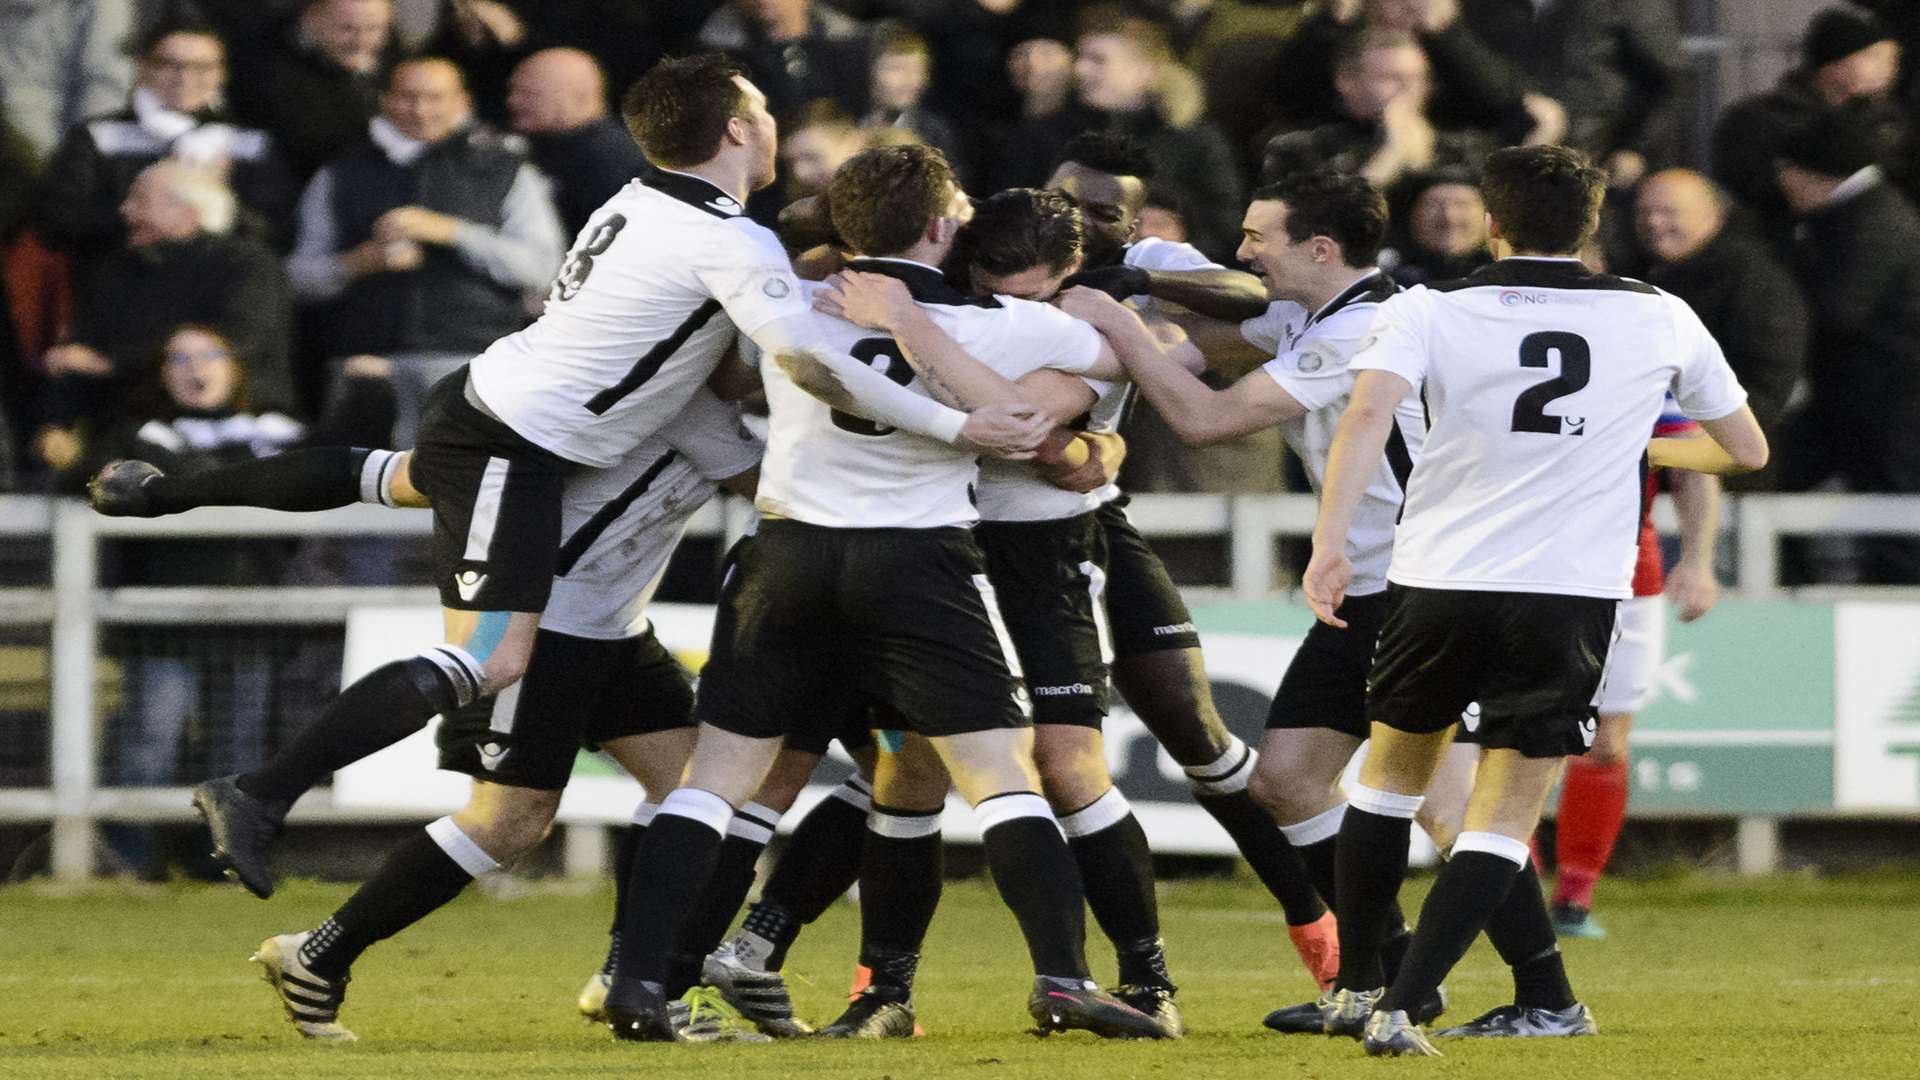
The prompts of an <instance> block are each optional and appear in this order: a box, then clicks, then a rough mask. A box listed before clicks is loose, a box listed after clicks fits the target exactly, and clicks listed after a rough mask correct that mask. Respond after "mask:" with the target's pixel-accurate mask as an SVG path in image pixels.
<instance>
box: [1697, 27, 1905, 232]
mask: <svg viewBox="0 0 1920 1080" xmlns="http://www.w3.org/2000/svg"><path fill="white" fill-rule="evenodd" d="M1800 57H1801V62H1800V66H1799V67H1796V68H1794V69H1793V70H1792V71H1789V72H1787V74H1785V75H1783V76H1781V78H1780V82H1779V84H1778V85H1776V86H1775V87H1774V88H1773V89H1772V90H1769V91H1767V92H1765V93H1763V94H1756V95H1754V96H1753V97H1749V98H1746V99H1744V100H1741V101H1737V102H1735V103H1734V104H1733V105H1731V106H1730V107H1728V109H1727V111H1726V112H1725V113H1723V114H1722V115H1721V117H1720V122H1719V123H1718V124H1717V125H1715V127H1714V131H1713V176H1714V179H1716V180H1718V181H1719V182H1720V184H1721V185H1722V186H1723V187H1725V188H1726V189H1727V190H1728V191H1730V192H1732V193H1733V194H1734V195H1736V196H1738V197H1739V198H1740V199H1741V201H1742V202H1743V203H1744V204H1745V205H1746V206H1747V208H1749V209H1750V210H1752V211H1753V213H1754V219H1755V220H1754V224H1755V227H1756V228H1757V229H1758V230H1759V231H1760V233H1761V234H1762V235H1763V236H1764V237H1765V238H1766V239H1767V240H1769V241H1771V242H1772V243H1774V244H1775V245H1778V246H1780V247H1782V248H1783V249H1784V247H1785V245H1786V244H1787V242H1788V241H1789V240H1790V239H1791V238H1792V232H1793V221H1794V216H1795V215H1794V214H1793V212H1792V210H1791V209H1790V208H1789V207H1788V206H1787V203H1786V200H1785V199H1784V198H1783V197H1782V196H1781V194H1780V188H1779V186H1778V185H1777V184H1775V183H1774V177H1773V159H1774V158H1775V157H1777V156H1779V153H1780V147H1781V146H1782V145H1783V144H1784V143H1785V142H1786V140H1787V139H1788V138H1790V137H1791V136H1792V135H1793V133H1794V132H1795V131H1798V130H1799V129H1801V128H1805V127H1808V126H1810V125H1812V124H1813V123H1814V122H1815V121H1817V120H1818V119H1819V118H1820V116H1821V115H1822V114H1824V113H1825V112H1827V111H1828V110H1830V109H1844V110H1846V111H1848V112H1850V113H1853V114H1854V115H1855V116H1856V117H1857V118H1858V120H1859V122H1861V123H1863V124H1865V125H1866V126H1868V127H1870V128H1871V129H1872V130H1873V131H1874V133H1875V136H1876V138H1877V139H1878V142H1879V154H1878V158H1877V160H1878V162H1879V164H1880V165H1881V167H1882V168H1893V167H1895V166H1902V165H1904V164H1905V161H1904V159H1905V157H1906V155H1908V154H1910V153H1911V152H1912V142H1911V121H1910V119H1909V118H1908V116H1907V115H1906V113H1905V111H1904V110H1903V109H1901V107H1900V106H1899V105H1898V104H1897V103H1896V102H1895V101H1894V100H1893V96H1892V91H1893V88H1894V84H1895V81H1896V80H1897V79H1898V78H1899V75H1900V46H1899V44H1898V43H1897V42H1896V41H1895V40H1894V35H1893V29H1892V28H1891V27H1889V26H1888V25H1887V24H1886V23H1884V22H1882V21H1880V20H1879V19H1877V18H1875V17H1873V16H1872V15H1870V14H1868V13H1866V12H1863V11H1853V10H1849V9H1847V8H1829V9H1827V10H1826V11H1823V12H1821V13H1820V14H1819V15H1816V16H1815V17H1814V20H1813V22H1812V24H1810V25H1809V26H1808V27H1807V33H1806V37H1805V38H1803V39H1802V41H1801V45H1800ZM1912 172H1913V170H1912V169H1910V168H1897V169H1894V177H1895V178H1902V177H1905V176H1907V175H1909V174H1911V173H1912Z"/></svg>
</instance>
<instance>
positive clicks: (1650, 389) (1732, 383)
mask: <svg viewBox="0 0 1920 1080" xmlns="http://www.w3.org/2000/svg"><path fill="white" fill-rule="evenodd" d="M1369 336H1370V337H1371V338H1372V339H1373V340H1372V341H1371V342H1370V343H1369V344H1368V346H1367V347H1366V349H1365V350H1363V351H1362V352H1361V353H1360V354H1359V355H1358V356H1356V357H1354V359H1353V362H1352V365H1351V366H1352V367H1353V368H1354V370H1356V371H1365V370H1375V369H1377V370H1382V371H1391V372H1393V373H1395V374H1397V375H1399V376H1400V377H1402V378H1404V379H1406V380H1407V381H1408V382H1410V383H1413V384H1414V385H1415V386H1416V387H1422V388H1423V389H1424V392H1425V398H1426V405H1427V411H1428V414H1429V416H1430V417H1431V421H1432V426H1431V430H1430V431H1429V432H1428V435H1427V444H1426V449H1425V451H1424V453H1423V454H1422V456H1421V458H1420V464H1419V466H1418V467H1417V468H1416V469H1414V472H1413V479H1412V481H1411V483H1410V484H1409V485H1408V489H1407V503H1406V512H1405V514H1404V516H1403V517H1402V519H1401V522H1400V529H1399V532H1398V534H1397V536H1396V537H1395V540H1394V549H1393V566H1392V569H1391V571H1390V572H1389V574H1388V577H1389V578H1390V579H1391V580H1393V581H1394V582H1396V583H1398V584H1402V585H1414V586H1420V587H1422V588H1431V589H1468V590H1476V589H1477V590H1485V591H1492V592H1539V593H1556V594H1564V595H1571V596H1594V597H1605V598H1621V599H1624V598H1625V597H1627V596H1629V595H1631V594H1632V591H1633V590H1632V588H1631V587H1630V586H1631V581H1632V578H1633V563H1634V557H1635V554H1636V551H1637V546H1636V543H1635V541H1636V540H1637V538H1638V536H1639V529H1640V499H1641V493H1642V491H1643V490H1644V484H1643V482H1642V477H1641V470H1642V469H1643V467H1644V463H1645V454H1646V448H1647V437H1648V432H1650V431H1652V430H1653V425H1654V421H1656V420H1657V419H1658V418H1659V416H1660V410H1661V403H1662V402H1663V401H1664V400H1665V397H1666V394H1667V392H1668V391H1669V390H1671V391H1672V393H1673V397H1674V400H1675V401H1676V402H1678V403H1679V406H1680V410H1681V412H1683V413H1685V414H1686V415H1687V416H1688V417H1689V418H1691V419H1694V420H1717V419H1719V418H1721V417H1723V416H1726V415H1728V414H1730V413H1732V412H1733V411H1735V410H1736V409H1738V408H1739V407H1740V406H1741V405H1742V404H1744V403H1745V401H1746V398H1747V394H1746V391H1745V390H1744V389H1742V388H1741V386H1740V382H1739V380H1738V379H1737V378H1735V376H1734V374H1733V369H1732V368H1730V367H1728V366H1727V361H1726V357H1725V356H1723V355H1722V354H1721V352H1720V346H1719V345H1718V344H1717V343H1716V342H1715V341H1714V340H1713V335H1711V334H1709V333H1708V332H1707V329H1706V327H1704V326H1702V325H1701V323H1700V319H1699V317H1698V316H1696V315H1695V314H1694V313H1693V309H1691V308H1689V307H1688V306H1687V305H1686V303H1685V302H1683V301H1681V300H1679V299H1677V298H1675V297H1673V296H1670V295H1668V294H1667V293H1664V292H1661V291H1660V290H1659V289H1656V288H1654V287H1653V286H1651V285H1646V284H1643V283H1641V282H1638V281H1633V280H1630V279H1626V278H1618V277H1612V276H1609V275H1605V274H1596V273H1593V272H1591V271H1589V270H1588V269H1587V268H1586V267H1584V266H1583V265H1581V264H1580V262H1579V261H1578V260H1576V259H1544V258H1514V259H1502V260H1500V261H1499V262H1496V263H1494V264H1492V265H1491V266H1488V267H1484V268H1482V269H1481V270H1479V271H1477V272H1476V273H1474V274H1472V275H1471V276H1469V277H1466V278H1462V279H1461V280H1459V281H1453V282H1447V283H1445V284H1442V285H1438V286H1416V287H1414V288H1413V289H1411V290H1409V291H1407V292H1404V293H1401V294H1400V295H1398V296H1395V297H1393V298H1392V299H1390V300H1388V301H1387V302H1386V303H1384V304H1382V305H1380V309H1379V311H1378V313H1377V314H1376V316H1375V319H1374V324H1373V326H1372V328H1371V329H1370V330H1369Z"/></svg>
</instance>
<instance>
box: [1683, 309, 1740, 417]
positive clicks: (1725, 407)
mask: <svg viewBox="0 0 1920 1080" xmlns="http://www.w3.org/2000/svg"><path fill="white" fill-rule="evenodd" d="M1667 302H1668V303H1669V304H1671V305H1672V306H1673V308H1674V323H1675V325H1676V326H1677V327H1678V328H1679V329H1680V341H1679V345H1680V349H1681V353H1680V371H1679V372H1678V373H1677V374H1676V375H1674V378H1673V399H1674V401H1675V402H1677V403H1678V404H1679V406H1680V411H1681V413H1683V414H1684V415H1685V416H1686V417H1687V419H1689V420H1718V419H1720V418H1721V417H1723V416H1728V415H1731V414H1732V413H1733V412H1734V411H1735V410H1737V409H1738V408H1740V406H1742V405H1744V404H1746V403H1747V390H1746V387H1744V386H1741V385H1740V379H1739V377H1738V376H1736V375H1735V374H1734V373H1733V366H1732V365H1731V364H1728V363H1727V357H1726V354H1725V353H1722V352H1721V351H1720V343H1719V342H1717V341H1715V340H1713V334H1711V333H1710V332H1708V330H1707V328H1706V326H1705V325H1704V324H1703V323H1701V321H1700V316H1698V315H1696V314H1694V312H1693V309H1692V308H1691V307H1688V306H1687V304H1686V302H1685V301H1683V300H1680V299H1679V298H1677V297H1673V296H1668V297H1667Z"/></svg>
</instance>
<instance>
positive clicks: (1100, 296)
mask: <svg viewBox="0 0 1920 1080" xmlns="http://www.w3.org/2000/svg"><path fill="white" fill-rule="evenodd" d="M1053 303H1054V306H1056V307H1058V308H1059V309H1060V310H1061V311H1064V312H1066V313H1067V314H1069V315H1071V316H1073V317H1074V318H1076V319H1079V320H1080V321H1081V322H1084V323H1088V324H1090V325H1092V327H1093V328H1094V329H1095V330H1098V331H1100V332H1101V333H1106V332H1107V331H1108V330H1109V329H1110V328H1114V327H1119V326H1123V325H1125V324H1126V323H1129V322H1131V323H1139V322H1140V316H1138V315H1136V314H1134V311H1133V309H1132V308H1130V307H1128V306H1127V305H1125V304H1123V303H1121V302H1120V301H1118V300H1115V299H1114V298H1113V297H1111V296H1108V295H1107V294H1106V293H1104V292H1101V291H1100V290H1099V289H1090V288H1088V287H1087V286H1085V285H1075V286H1074V287H1072V288H1070V289H1063V290H1061V292H1060V295H1058V296H1056V297H1054V298H1053Z"/></svg>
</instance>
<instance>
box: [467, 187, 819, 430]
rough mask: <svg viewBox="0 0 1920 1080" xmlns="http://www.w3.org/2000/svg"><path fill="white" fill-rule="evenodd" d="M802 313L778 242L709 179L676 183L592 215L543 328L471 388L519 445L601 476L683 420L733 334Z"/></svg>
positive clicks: (475, 374) (476, 377)
mask: <svg viewBox="0 0 1920 1080" xmlns="http://www.w3.org/2000/svg"><path fill="white" fill-rule="evenodd" d="M806 311H807V308H806V305H805V302H804V301H803V300H802V298H801V296H800V282H799V279H798V278H796V277H795V276H794V274H793V267H792V264H791V263H789V262H788V260H787V256H786V252H785V251H783V250H782V249H781V247H780V241H779V240H778V239H777V238H776V237H775V236H774V235H773V233H772V232H770V231H768V230H767V229H766V228H764V227H762V226H760V225H758V224H755V223H754V222H753V221H751V220H749V219H748V218H746V217H743V216H741V209H740V205H739V204H738V203H737V202H735V201H734V200H733V198H732V197H731V196H728V195H726V194H725V193H723V192H722V191H721V190H720V189H719V188H717V187H715V186H713V185H712V184H709V183H707V182H706V181H705V180H702V179H699V178H698V177H693V176H686V175H684V174H681V173H671V172H666V173H661V174H659V176H658V177H657V178H656V179H653V180H650V181H649V182H647V183H641V182H640V181H638V180H634V181H632V182H630V183H628V184H627V186H626V187H624V188H622V189H621V190H620V191H619V193H617V194H616V195H614V197H613V198H611V199H609V200H607V202H606V204H605V205H603V206H601V207H600V209H598V210H596V211H594V213H593V216H592V217H591V218H589V219H588V220H587V224H586V226H585V227H584V228H582V229H581V230H580V235H579V237H578V238H577V239H576V240H575V241H574V245H573V250H572V251H571V252H569V253H568V255H567V258H566V262H565V263H563V264H562V265H561V267H560V274H559V277H558V278H556V279H555V280H554V283H553V287H552V289H551V290H550V292H549V293H548V295H547V302H546V308H545V310H544V311H543V312H542V313H541V315H540V318H539V319H537V320H535V321H534V323H533V325H531V326H529V327H527V328H526V329H524V330H521V331H518V332H516V333H513V334H509V335H507V336H506V337H503V338H501V339H500V340H498V341H496V342H494V343H493V344H492V345H491V346H489V347H488V348H487V350H486V351H485V352H483V353H481V354H480V355H479V356H478V357H476V358H475V359H474V361H473V365H472V369H471V374H470V376H469V378H470V379H471V380H472V385H473V389H474V392H475V393H477V394H478V395H479V396H480V400H481V401H483V402H485V403H486V405H487V407H488V408H490V409H492V410H493V412H494V414H495V415H496V416H498V417H500V419H501V420H502V421H504V422H505V423H506V424H507V426H508V427H511V428H513V430H514V431H516V432H518V433H519V434H520V435H521V436H522V437H524V438H526V439H527V440H528V441H530V442H532V443H534V444H535V445H538V446H541V447H544V448H545V449H547V450H550V451H552V452H553V453H555V454H558V455H560V456H561V457H563V458H566V459H567V460H569V461H574V462H578V463H580V464H583V465H592V466H595V467H600V468H604V467H607V466H610V465H612V464H614V463H615V462H616V461H618V460H619V459H620V458H621V456H622V455H623V454H625V453H626V452H627V451H628V450H630V449H632V448H633V447H634V446H637V445H639V444H640V443H641V442H642V441H643V440H645V439H646V438H647V437H648V436H650V435H652V434H653V433H654V432H656V431H658V430H660V428H661V426H662V425H664V424H665V423H666V422H667V421H668V420H670V419H672V418H673V417H674V416H676V415H678V414H679V412H680V410H681V409H682V408H684V407H685V406H686V403H687V400H688V399H689V398H690V397H691V396H692V395H693V392H694V390H695V389H696V388H698V387H699V386H700V385H701V384H702V383H704V382H706V380H707V377H708V376H709V375H711V374H713V369H714V366H715V365H716V364H717V363H718V362H719V360H720V357H721V356H723V355H724V354H725V353H726V350H727V347H728V346H729V345H730V344H732V342H733V338H734V331H735V329H736V328H737V329H738V330H739V331H740V332H741V333H744V334H752V333H754V332H755V331H757V330H759V329H760V328H762V327H763V326H766V325H767V324H769V323H771V322H773V321H774V320H776V319H780V318H783V317H786V316H789V315H794V314H796V313H798V314H804V313H806Z"/></svg>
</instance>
